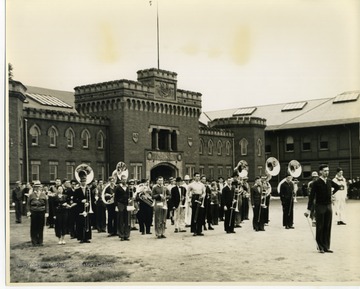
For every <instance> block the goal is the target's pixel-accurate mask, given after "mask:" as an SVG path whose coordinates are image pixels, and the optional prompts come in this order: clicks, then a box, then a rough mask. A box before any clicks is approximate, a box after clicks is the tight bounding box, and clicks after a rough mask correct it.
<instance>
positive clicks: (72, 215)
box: [64, 180, 77, 239]
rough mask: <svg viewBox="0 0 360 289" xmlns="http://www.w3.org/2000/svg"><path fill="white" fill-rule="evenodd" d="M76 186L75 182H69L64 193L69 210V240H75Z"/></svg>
mask: <svg viewBox="0 0 360 289" xmlns="http://www.w3.org/2000/svg"><path fill="white" fill-rule="evenodd" d="M76 186H77V181H76V180H71V181H70V187H67V188H65V191H64V193H65V194H66V195H67V196H68V198H69V204H70V208H69V209H68V232H69V234H70V238H71V239H75V238H76V213H77V209H76V203H75V202H74V195H75V188H76Z"/></svg>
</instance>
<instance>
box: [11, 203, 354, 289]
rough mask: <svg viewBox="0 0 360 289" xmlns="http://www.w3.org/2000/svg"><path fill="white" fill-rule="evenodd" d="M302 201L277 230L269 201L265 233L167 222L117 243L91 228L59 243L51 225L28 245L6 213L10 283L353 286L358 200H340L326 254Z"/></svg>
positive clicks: (21, 227) (24, 227)
mask: <svg viewBox="0 0 360 289" xmlns="http://www.w3.org/2000/svg"><path fill="white" fill-rule="evenodd" d="M306 201H307V199H302V198H298V202H297V203H296V204H295V217H294V220H295V229H294V230H285V229H284V228H283V227H282V225H281V220H282V219H281V218H282V211H281V204H280V201H279V200H277V199H273V200H272V201H271V204H270V223H269V226H267V227H265V229H266V231H265V232H255V231H253V230H252V225H251V221H245V222H244V223H243V224H242V228H237V229H236V234H226V233H225V232H224V230H223V222H220V223H219V225H218V226H215V230H214V231H206V232H205V236H204V237H200V236H197V237H193V236H192V235H191V234H190V232H189V231H188V232H186V233H174V227H173V226H172V225H171V224H170V221H168V223H167V231H166V236H167V238H166V239H160V240H158V239H156V238H155V236H154V234H153V235H140V233H139V232H138V231H132V232H131V236H130V239H131V240H130V242H120V241H119V238H118V237H112V238H108V237H107V234H106V233H97V232H96V231H93V239H92V242H91V244H79V243H78V242H77V241H76V240H70V239H69V236H67V244H66V245H64V246H59V245H58V244H57V238H56V237H55V233H54V230H53V229H49V228H45V235H44V246H43V247H36V248H34V247H32V246H31V245H30V236H29V235H30V234H29V219H27V218H24V220H23V223H22V224H15V221H14V214H13V213H10V238H9V241H10V244H9V255H8V256H7V258H8V259H9V258H10V259H9V260H10V269H9V271H10V272H9V273H10V274H9V275H10V282H12V283H26V284H28V283H32V282H41V283H42V282H46V283H47V282H51V283H54V284H55V283H58V282H61V283H62V282H66V283H67V284H74V285H75V284H77V283H76V282H96V284H105V283H107V282H109V283H108V284H110V285H114V284H123V283H126V284H124V285H129V284H130V283H132V282H135V284H140V283H138V282H145V283H144V284H146V285H152V284H154V282H167V283H166V284H186V285H187V284H192V283H195V284H198V285H200V284H207V283H211V284H220V283H221V284H225V283H224V282H226V284H233V285H237V284H247V285H255V284H264V285H276V284H285V283H289V282H290V284H291V285H298V284H301V285H309V284H310V285H311V284H321V285H325V284H327V285H330V284H331V285H333V284H336V285H345V284H347V285H350V284H351V285H359V284H360V241H359V237H360V210H359V209H360V201H359V200H348V202H347V223H348V224H347V225H346V226H338V225H337V224H336V222H335V220H334V221H333V227H332V239H331V249H332V250H334V254H319V253H317V251H316V244H315V241H314V239H313V235H312V233H311V230H314V229H315V228H310V227H309V223H308V222H307V219H306V218H305V217H304V212H305V211H306ZM250 217H251V218H252V213H251V214H250ZM314 232H315V230H314ZM98 275H99V276H98ZM8 281H9V280H8ZM98 282H99V283H98ZM168 282H171V283H168ZM172 282H175V283H172ZM198 282H204V283H198ZM218 282H220V283H218ZM161 284H165V283H161Z"/></svg>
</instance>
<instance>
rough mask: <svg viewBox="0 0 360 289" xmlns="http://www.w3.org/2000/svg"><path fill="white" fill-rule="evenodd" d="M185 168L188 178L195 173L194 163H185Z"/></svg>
mask: <svg viewBox="0 0 360 289" xmlns="http://www.w3.org/2000/svg"><path fill="white" fill-rule="evenodd" d="M185 170H186V173H185V174H186V175H188V176H189V177H190V178H192V177H193V175H194V173H195V165H186V166H185Z"/></svg>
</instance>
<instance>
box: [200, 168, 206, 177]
mask: <svg viewBox="0 0 360 289" xmlns="http://www.w3.org/2000/svg"><path fill="white" fill-rule="evenodd" d="M199 174H200V176H203V175H205V169H204V166H199Z"/></svg>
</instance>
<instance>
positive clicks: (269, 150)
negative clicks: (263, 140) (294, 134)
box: [265, 145, 271, 154]
mask: <svg viewBox="0 0 360 289" xmlns="http://www.w3.org/2000/svg"><path fill="white" fill-rule="evenodd" d="M265 153H266V154H271V145H265Z"/></svg>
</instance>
